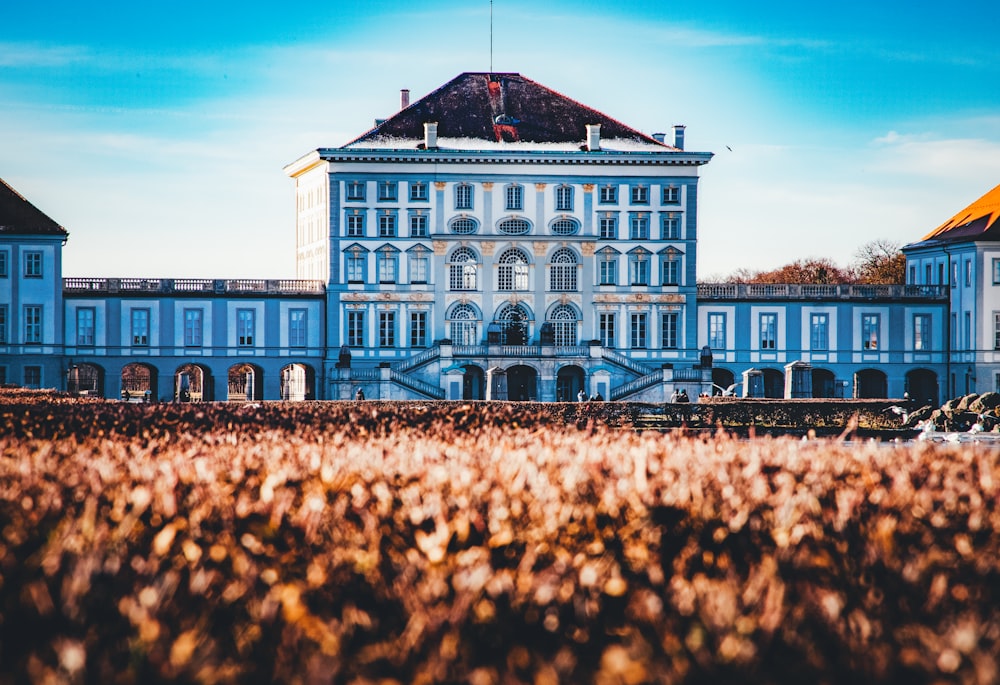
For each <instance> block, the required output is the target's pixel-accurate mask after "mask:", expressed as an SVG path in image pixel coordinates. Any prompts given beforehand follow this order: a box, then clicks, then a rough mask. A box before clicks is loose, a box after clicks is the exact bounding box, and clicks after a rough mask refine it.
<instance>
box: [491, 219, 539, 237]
mask: <svg viewBox="0 0 1000 685" xmlns="http://www.w3.org/2000/svg"><path fill="white" fill-rule="evenodd" d="M497 230H498V231H500V232H501V233H507V234H508V235H521V234H524V233H527V232H528V231H530V230H531V224H529V223H528V221H527V220H526V219H504V220H503V221H501V222H500V225H499V226H497Z"/></svg>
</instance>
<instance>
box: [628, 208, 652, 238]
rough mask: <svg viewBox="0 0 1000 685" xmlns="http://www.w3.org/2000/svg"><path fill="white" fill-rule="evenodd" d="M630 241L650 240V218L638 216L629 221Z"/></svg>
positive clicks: (642, 215) (643, 215)
mask: <svg viewBox="0 0 1000 685" xmlns="http://www.w3.org/2000/svg"><path fill="white" fill-rule="evenodd" d="M628 237H629V240H649V217H648V216H646V215H645V214H636V215H634V216H633V217H632V218H631V219H629V236H628Z"/></svg>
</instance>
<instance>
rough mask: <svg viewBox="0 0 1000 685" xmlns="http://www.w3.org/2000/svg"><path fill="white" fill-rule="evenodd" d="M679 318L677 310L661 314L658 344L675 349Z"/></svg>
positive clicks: (664, 347) (668, 348)
mask: <svg viewBox="0 0 1000 685" xmlns="http://www.w3.org/2000/svg"><path fill="white" fill-rule="evenodd" d="M679 318H680V316H679V315H678V314H677V312H666V313H664V314H663V316H662V330H661V331H660V333H661V334H662V335H661V339H660V344H661V345H662V346H663V349H665V350H675V349H677V321H678V319H679Z"/></svg>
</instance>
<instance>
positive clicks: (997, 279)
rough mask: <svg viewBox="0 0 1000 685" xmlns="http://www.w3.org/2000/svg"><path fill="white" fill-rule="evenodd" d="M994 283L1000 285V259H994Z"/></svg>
mask: <svg viewBox="0 0 1000 685" xmlns="http://www.w3.org/2000/svg"><path fill="white" fill-rule="evenodd" d="M993 285H1000V259H994V260H993Z"/></svg>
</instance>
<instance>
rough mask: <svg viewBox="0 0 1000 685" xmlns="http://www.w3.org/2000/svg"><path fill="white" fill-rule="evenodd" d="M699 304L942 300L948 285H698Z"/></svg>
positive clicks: (945, 298)
mask: <svg viewBox="0 0 1000 685" xmlns="http://www.w3.org/2000/svg"><path fill="white" fill-rule="evenodd" d="M698 299H699V300H941V301H946V300H947V299H948V286H946V285H867V284H862V283H849V284H822V283H699V284H698Z"/></svg>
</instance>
